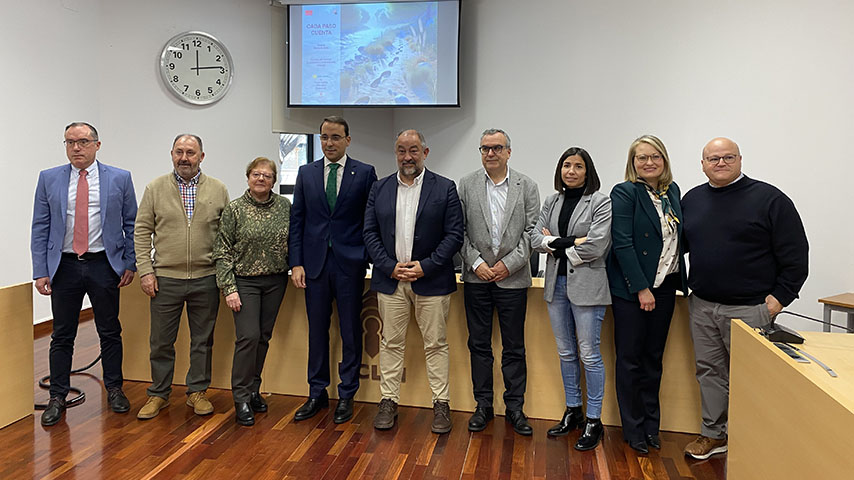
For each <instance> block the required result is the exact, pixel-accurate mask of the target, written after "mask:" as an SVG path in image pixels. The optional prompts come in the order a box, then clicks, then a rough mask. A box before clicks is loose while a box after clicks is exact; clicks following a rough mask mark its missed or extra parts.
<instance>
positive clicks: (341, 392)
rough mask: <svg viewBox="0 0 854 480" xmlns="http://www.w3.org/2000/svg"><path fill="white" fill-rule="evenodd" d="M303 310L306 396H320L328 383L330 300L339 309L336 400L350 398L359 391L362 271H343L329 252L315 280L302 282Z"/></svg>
mask: <svg viewBox="0 0 854 480" xmlns="http://www.w3.org/2000/svg"><path fill="white" fill-rule="evenodd" d="M305 286H306V288H305V310H306V315H307V316H308V372H307V376H308V385H309V396H310V397H312V398H317V397H319V396H321V395H322V394H323V392H324V391H325V390H326V387H328V386H329V382H330V370H329V325H330V323H331V321H332V320H331V319H332V301H333V300H334V301H335V304H336V305H337V307H338V326H339V331H340V333H341V365H340V366H339V367H338V378H339V379H340V380H341V383H339V384H338V398H353V396H354V395H356V391H357V390H359V367H360V366H361V364H362V318H361V315H362V293H363V292H364V290H365V271H364V270H362V269H358V270H356V271H352V270H349V269H345V268H342V267H341V265H340V264H339V263H338V262H337V261H336V260H335V255H334V253H333V251H332V249H331V248H330V249H329V252H327V254H326V264H325V265H323V270H321V272H320V275H318V276H317V278H314V279H310V278H306V280H305Z"/></svg>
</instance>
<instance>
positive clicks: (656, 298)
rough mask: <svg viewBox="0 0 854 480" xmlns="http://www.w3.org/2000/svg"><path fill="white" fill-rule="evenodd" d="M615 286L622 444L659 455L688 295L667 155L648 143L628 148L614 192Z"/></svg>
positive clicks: (611, 267)
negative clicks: (663, 394) (673, 334)
mask: <svg viewBox="0 0 854 480" xmlns="http://www.w3.org/2000/svg"><path fill="white" fill-rule="evenodd" d="M611 204H612V208H613V219H612V225H611V241H612V247H611V255H609V256H608V283H609V285H610V287H611V298H612V307H611V308H612V310H613V312H614V344H615V349H616V354H617V359H616V368H615V370H616V375H615V379H616V387H617V402H618V403H619V407H620V418H621V420H622V424H623V437H624V438H625V440H626V441H627V442H628V443H629V445H630V446H631V447H632V448H633V449H635V450H636V451H638V452H641V453H648V452H649V447H653V448H660V446H661V443H660V439H659V436H658V429H659V423H660V418H661V410H660V407H659V402H658V391H659V386H660V384H661V358H662V356H663V355H664V346H665V343H666V342H667V332H668V330H669V329H670V319H671V317H672V316H673V309H674V305H675V302H676V290H681V291H682V292H685V291H686V288H687V287H686V284H687V280H686V269H685V260H684V258H683V255H682V253H683V252H682V242H681V241H680V236H681V234H682V223H681V220H682V208H681V206H680V204H679V187H678V186H677V185H676V183H674V182H673V175H672V173H671V171H670V159H669V157H668V155H667V149H666V148H665V147H664V144H663V143H662V142H661V140H659V139H658V138H657V137H654V136H652V135H644V136H642V137H640V138H638V139H637V140H635V141H634V142H633V143H632V145H631V147H629V156H628V161H627V163H626V181H625V182H623V183H620V184H618V185H616V186H615V187H614V189H613V190H611Z"/></svg>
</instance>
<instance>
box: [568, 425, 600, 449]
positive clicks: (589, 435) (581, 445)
mask: <svg viewBox="0 0 854 480" xmlns="http://www.w3.org/2000/svg"><path fill="white" fill-rule="evenodd" d="M604 430H605V428H604V427H602V421H601V420H599V419H598V418H588V419H587V423H585V424H584V432H583V433H582V434H581V436H580V437H578V441H577V442H575V449H576V450H580V451H582V452H583V451H585V450H593V449H594V448H596V445H599V440H601V439H602V432H603V431H604Z"/></svg>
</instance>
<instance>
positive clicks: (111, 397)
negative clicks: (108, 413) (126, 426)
mask: <svg viewBox="0 0 854 480" xmlns="http://www.w3.org/2000/svg"><path fill="white" fill-rule="evenodd" d="M107 402H108V403H109V404H110V409H111V410H112V411H114V412H116V413H126V412H127V411H128V410H130V402H129V401H128V397H126V396H125V392H123V391H122V387H112V388H108V389H107Z"/></svg>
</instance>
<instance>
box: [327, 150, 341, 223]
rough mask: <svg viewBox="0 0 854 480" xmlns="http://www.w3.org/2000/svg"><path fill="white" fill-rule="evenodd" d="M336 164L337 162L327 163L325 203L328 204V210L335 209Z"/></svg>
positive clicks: (336, 192)
mask: <svg viewBox="0 0 854 480" xmlns="http://www.w3.org/2000/svg"><path fill="white" fill-rule="evenodd" d="M338 167H340V165H338V164H337V163H334V162H330V163H329V177H327V178H326V203H328V204H329V211H330V212H331V211H333V210H335V200H336V199H337V198H338Z"/></svg>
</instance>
